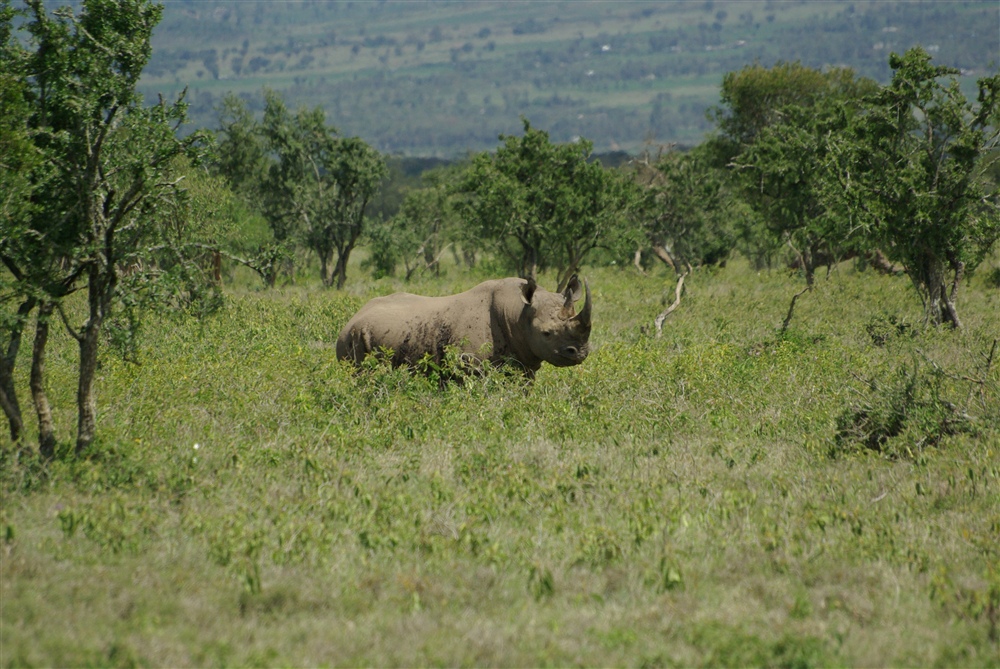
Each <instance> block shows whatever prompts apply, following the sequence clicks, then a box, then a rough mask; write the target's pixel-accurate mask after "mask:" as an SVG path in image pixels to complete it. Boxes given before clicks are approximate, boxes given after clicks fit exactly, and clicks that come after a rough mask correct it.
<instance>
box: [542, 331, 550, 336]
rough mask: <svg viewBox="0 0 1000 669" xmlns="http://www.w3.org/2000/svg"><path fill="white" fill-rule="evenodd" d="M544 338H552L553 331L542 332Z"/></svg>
mask: <svg viewBox="0 0 1000 669" xmlns="http://www.w3.org/2000/svg"><path fill="white" fill-rule="evenodd" d="M542 336H543V337H551V336H552V330H542Z"/></svg>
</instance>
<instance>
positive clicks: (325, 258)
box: [316, 251, 333, 288]
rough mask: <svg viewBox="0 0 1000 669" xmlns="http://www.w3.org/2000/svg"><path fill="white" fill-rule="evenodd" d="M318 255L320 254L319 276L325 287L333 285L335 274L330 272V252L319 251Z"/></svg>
mask: <svg viewBox="0 0 1000 669" xmlns="http://www.w3.org/2000/svg"><path fill="white" fill-rule="evenodd" d="M316 255H318V256H319V278H320V280H321V281H322V282H323V286H324V287H325V288H329V287H330V286H331V285H333V274H332V273H331V272H330V256H331V255H332V254H330V253H324V252H322V251H319V252H318V253H317V254H316Z"/></svg>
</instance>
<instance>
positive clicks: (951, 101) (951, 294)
mask: <svg viewBox="0 0 1000 669" xmlns="http://www.w3.org/2000/svg"><path fill="white" fill-rule="evenodd" d="M889 65H890V67H891V68H892V70H893V77H892V81H891V83H889V84H888V85H887V86H883V87H881V88H880V89H879V90H878V92H877V93H876V94H874V95H873V96H871V98H869V99H868V100H867V104H866V109H867V111H866V113H864V114H862V115H861V116H859V118H858V119H857V122H856V123H854V124H853V125H852V126H851V127H850V129H849V130H848V131H847V132H845V133H844V134H843V135H842V136H841V138H840V139H841V141H839V142H836V143H835V144H834V145H833V147H834V149H835V152H834V155H833V156H832V158H831V166H830V173H831V174H833V175H834V181H833V183H832V184H831V188H830V193H829V196H830V198H829V199H830V201H831V202H833V203H835V204H838V205H839V206H840V210H841V212H842V213H843V216H844V218H845V219H847V220H849V221H850V224H851V226H852V229H853V230H854V234H855V235H856V236H857V237H858V238H859V239H860V240H861V241H862V243H864V244H866V245H868V247H869V248H879V249H882V250H883V251H884V253H885V254H886V255H887V256H888V258H889V259H890V260H892V261H894V262H898V263H900V264H901V265H902V266H903V268H904V271H905V272H906V274H907V275H908V276H909V277H910V280H911V281H912V283H913V286H914V288H915V289H916V291H917V293H918V294H919V296H920V298H921V300H922V302H923V305H924V314H925V318H926V321H927V322H928V323H931V324H933V325H940V324H943V323H947V324H949V325H951V326H953V327H956V328H960V327H961V325H962V323H961V320H960V318H959V315H958V309H957V307H956V305H955V299H956V296H957V294H958V289H959V285H960V284H961V280H962V277H963V276H964V275H965V273H966V272H967V271H970V270H971V269H974V268H975V267H976V266H977V265H978V264H979V263H980V262H981V261H982V259H983V258H984V257H985V255H986V254H987V253H989V251H990V250H991V249H992V248H993V245H994V243H995V242H996V240H997V239H998V238H1000V207H998V197H1000V191H998V189H997V186H996V184H990V183H989V180H988V179H985V178H984V175H983V171H984V170H985V162H986V161H985V160H984V159H985V158H986V157H988V156H990V155H995V152H996V150H997V149H998V148H1000V141H998V140H1000V132H998V130H1000V129H998V123H997V122H998V120H1000V119H998V112H1000V74H994V75H993V76H991V77H986V78H982V79H980V80H979V82H978V85H979V97H978V101H977V103H972V102H970V101H969V100H967V99H966V97H965V96H964V95H963V94H962V92H961V90H960V88H959V84H958V81H957V80H956V79H955V75H956V74H958V70H955V69H954V68H950V67H944V66H940V65H933V64H932V63H931V58H930V56H929V55H928V54H927V53H926V52H924V51H923V50H922V49H920V48H914V49H911V50H909V51H907V52H906V53H905V54H904V55H903V56H899V55H897V54H893V55H892V56H891V57H890V59H889ZM945 77H947V78H948V79H947V81H945V80H944V78H945Z"/></svg>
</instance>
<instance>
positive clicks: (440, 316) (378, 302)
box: [337, 281, 500, 364]
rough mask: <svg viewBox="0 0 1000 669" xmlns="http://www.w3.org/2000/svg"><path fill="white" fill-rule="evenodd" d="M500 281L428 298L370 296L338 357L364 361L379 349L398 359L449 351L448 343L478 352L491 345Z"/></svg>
mask: <svg viewBox="0 0 1000 669" xmlns="http://www.w3.org/2000/svg"><path fill="white" fill-rule="evenodd" d="M499 283H500V282H499V281H487V282H485V283H482V284H479V285H478V286H476V287H474V288H472V289H470V290H468V291H466V292H464V293H459V294H458V295H448V296H445V297H424V296H421V295H414V294H412V293H394V294H392V295H386V296H384V297H377V298H374V299H372V300H370V301H369V302H368V303H367V304H365V306H363V307H362V308H361V310H360V311H358V313H357V314H355V315H354V317H353V318H351V320H350V321H348V323H347V325H345V326H344V329H343V330H342V331H341V333H340V337H338V339H337V357H338V358H341V359H353V360H354V361H355V362H361V360H363V359H364V357H365V356H366V355H367V354H368V353H370V352H372V351H377V350H379V349H380V348H391V349H392V350H393V363H394V364H412V363H414V362H416V361H417V360H420V359H421V358H422V357H424V355H426V354H430V355H431V356H433V357H435V358H440V357H441V356H443V355H444V349H445V347H446V346H455V347H459V348H460V349H461V350H463V351H464V352H467V353H472V354H476V353H479V352H481V351H482V350H483V347H484V345H486V344H489V345H490V346H492V344H493V342H492V335H491V325H490V320H491V318H490V311H491V309H490V307H491V303H492V300H493V293H494V291H495V288H496V287H497V286H496V285H495V284H499Z"/></svg>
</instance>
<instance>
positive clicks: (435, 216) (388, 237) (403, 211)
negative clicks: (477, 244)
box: [368, 183, 460, 281]
mask: <svg viewBox="0 0 1000 669" xmlns="http://www.w3.org/2000/svg"><path fill="white" fill-rule="evenodd" d="M459 237H460V226H459V221H458V218H457V216H456V214H455V211H454V204H453V202H452V197H451V196H450V194H449V192H448V186H447V185H446V184H443V183H438V184H436V185H431V186H428V187H426V188H420V189H416V190H410V191H407V192H406V195H405V198H404V200H403V203H402V204H401V205H400V208H399V212H398V213H397V214H396V215H395V216H393V217H392V218H390V219H389V220H387V221H383V222H376V223H374V224H373V225H372V226H371V227H370V229H369V231H368V240H369V249H370V252H371V256H370V258H369V260H368V264H369V265H370V266H372V267H373V268H374V270H375V276H376V278H379V277H381V276H390V275H392V274H393V273H394V272H395V269H396V265H397V264H398V263H402V264H403V269H404V271H405V275H404V276H405V280H406V281H409V280H410V278H411V277H412V276H413V275H414V273H415V272H417V271H418V270H424V271H430V272H433V273H435V274H440V271H441V259H442V256H443V255H444V253H445V251H446V250H447V248H448V247H449V246H452V245H454V244H455V243H456V242H458V240H459Z"/></svg>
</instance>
